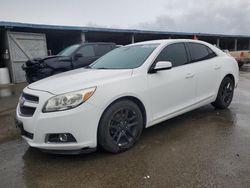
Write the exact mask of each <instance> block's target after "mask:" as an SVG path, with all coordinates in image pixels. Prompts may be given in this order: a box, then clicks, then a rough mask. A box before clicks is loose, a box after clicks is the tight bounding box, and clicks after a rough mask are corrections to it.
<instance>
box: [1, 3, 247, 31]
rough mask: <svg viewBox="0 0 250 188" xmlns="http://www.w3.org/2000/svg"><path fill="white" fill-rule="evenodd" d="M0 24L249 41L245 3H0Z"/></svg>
mask: <svg viewBox="0 0 250 188" xmlns="http://www.w3.org/2000/svg"><path fill="white" fill-rule="evenodd" d="M0 21H14V22H24V23H36V24H52V25H70V26H90V27H107V28H123V29H143V30H156V31H174V32H198V33H215V34H241V35H250V26H249V24H250V1H249V0H0Z"/></svg>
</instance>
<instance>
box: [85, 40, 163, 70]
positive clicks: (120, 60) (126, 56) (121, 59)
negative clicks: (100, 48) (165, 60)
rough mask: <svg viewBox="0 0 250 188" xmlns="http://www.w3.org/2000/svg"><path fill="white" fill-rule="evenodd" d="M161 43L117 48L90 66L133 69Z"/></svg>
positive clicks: (95, 67)
mask: <svg viewBox="0 0 250 188" xmlns="http://www.w3.org/2000/svg"><path fill="white" fill-rule="evenodd" d="M158 45H159V44H138V45H133V46H124V47H120V48H117V49H115V50H113V51H111V52H109V53H108V54H106V55H104V56H103V57H102V58H100V59H98V60H97V61H95V62H94V63H93V64H91V65H90V66H89V67H90V68H93V69H133V68H136V67H139V66H141V65H142V64H143V63H144V61H145V60H146V59H147V58H148V56H149V55H150V54H151V53H152V52H153V51H154V50H155V49H156V47H157V46H158Z"/></svg>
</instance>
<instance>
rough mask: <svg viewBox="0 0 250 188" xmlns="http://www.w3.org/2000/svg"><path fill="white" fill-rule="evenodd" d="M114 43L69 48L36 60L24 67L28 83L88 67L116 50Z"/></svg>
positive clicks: (79, 45) (85, 44) (87, 44)
mask: <svg viewBox="0 0 250 188" xmlns="http://www.w3.org/2000/svg"><path fill="white" fill-rule="evenodd" d="M116 47H117V46H116V45H115V44H114V43H101V42H99V43H97V42H95V43H82V44H75V45H72V46H69V47H67V48H66V49H64V50H63V51H61V52H60V53H59V54H57V55H54V56H49V57H45V58H35V59H31V60H29V61H27V62H26V63H25V64H24V65H23V67H22V68H23V70H24V71H25V72H26V80H27V82H28V83H32V82H35V81H38V80H40V79H43V78H46V77H48V76H52V75H54V74H58V73H62V72H65V71H69V70H73V69H78V68H82V67H85V66H88V65H89V64H91V63H93V62H94V61H95V60H97V59H98V58H100V57H101V56H103V55H104V54H106V53H108V52H109V51H111V50H113V49H115V48H116Z"/></svg>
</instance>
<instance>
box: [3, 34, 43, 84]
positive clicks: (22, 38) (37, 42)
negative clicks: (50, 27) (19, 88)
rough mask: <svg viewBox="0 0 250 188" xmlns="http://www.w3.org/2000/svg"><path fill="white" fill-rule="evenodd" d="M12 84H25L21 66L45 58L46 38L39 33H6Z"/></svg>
mask: <svg viewBox="0 0 250 188" xmlns="http://www.w3.org/2000/svg"><path fill="white" fill-rule="evenodd" d="M7 38H8V48H9V52H10V64H11V65H10V66H9V67H10V69H11V71H10V72H11V76H12V82H14V83H20V82H25V81H26V78H25V72H24V71H23V70H22V68H21V66H22V65H23V64H24V63H25V62H26V61H27V60H29V59H32V58H36V57H44V56H47V45H46V36H45V34H41V33H23V32H8V33H7Z"/></svg>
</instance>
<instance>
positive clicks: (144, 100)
mask: <svg viewBox="0 0 250 188" xmlns="http://www.w3.org/2000/svg"><path fill="white" fill-rule="evenodd" d="M238 71H239V70H238V65H237V62H236V61H235V59H234V58H233V57H231V56H229V55H227V54H226V53H224V52H222V51H221V50H219V49H218V48H216V47H214V46H212V45H210V44H208V43H206V42H202V41H196V40H184V39H176V40H174V39H173V40H156V41H147V42H141V43H136V44H131V45H127V46H123V47H120V48H117V49H115V50H112V51H111V52H109V53H107V54H106V55H104V56H103V57H101V58H100V59H98V60H97V61H95V62H94V63H92V64H91V65H90V66H88V67H86V68H83V69H77V70H72V71H69V72H65V73H62V74H58V75H54V76H51V77H48V78H45V79H43V80H40V81H37V82H35V83H33V84H31V85H29V86H27V87H26V88H25V89H24V90H23V94H22V95H21V97H20V100H19V104H18V106H17V110H16V116H17V121H16V124H17V126H18V127H19V128H20V130H21V133H22V136H23V138H24V139H25V140H26V141H27V142H28V144H29V145H30V146H32V147H36V148H40V149H43V150H45V151H49V152H56V153H81V152H89V151H93V150H95V148H97V147H101V148H103V149H104V150H106V151H109V152H112V153H119V152H122V151H125V150H127V149H130V148H131V147H132V146H133V145H134V144H135V143H136V142H137V141H138V140H139V138H140V136H141V134H142V131H143V129H144V128H147V127H150V126H152V125H155V124H157V123H159V122H162V121H165V120H167V119H170V118H172V117H175V116H177V115H180V114H183V113H185V112H188V111H190V110H193V109H196V108H199V107H201V106H203V105H207V104H210V103H211V104H212V105H213V106H214V107H216V108H221V109H223V108H227V107H228V106H229V105H230V103H231V101H232V99H233V93H234V88H235V87H236V86H237V83H238V80H239V78H238Z"/></svg>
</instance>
